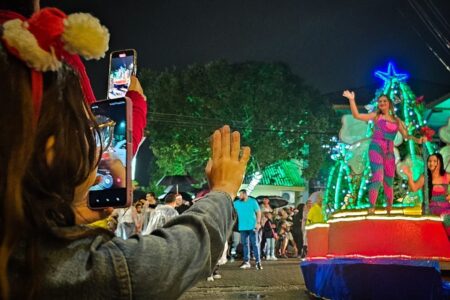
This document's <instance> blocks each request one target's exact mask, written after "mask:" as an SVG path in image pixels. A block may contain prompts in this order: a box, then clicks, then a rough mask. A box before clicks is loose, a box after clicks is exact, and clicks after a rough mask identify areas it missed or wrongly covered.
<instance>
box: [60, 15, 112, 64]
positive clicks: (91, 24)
mask: <svg viewBox="0 0 450 300" xmlns="http://www.w3.org/2000/svg"><path fill="white" fill-rule="evenodd" d="M62 40H63V42H64V48H65V49H66V50H67V51H68V52H70V53H77V54H80V55H81V56H83V57H84V58H86V59H100V58H102V57H104V56H105V52H106V51H107V50H108V43H109V32H108V29H107V28H106V27H105V26H102V25H101V24H100V21H99V20H98V19H97V18H94V17H93V16H92V15H90V14H87V13H76V14H71V15H69V16H68V17H67V19H65V20H64V33H63V35H62Z"/></svg>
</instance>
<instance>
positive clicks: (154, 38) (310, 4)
mask: <svg viewBox="0 0 450 300" xmlns="http://www.w3.org/2000/svg"><path fill="white" fill-rule="evenodd" d="M410 1H411V3H418V4H419V5H421V6H422V7H423V8H429V9H430V8H431V7H430V6H427V4H429V3H433V4H434V5H435V7H434V8H435V9H437V10H438V11H439V12H440V13H441V15H442V16H443V17H444V18H445V20H450V1H448V0H410ZM431 1H432V2H431ZM42 5H43V6H56V7H59V8H62V9H63V10H65V11H66V12H77V11H82V12H90V13H92V14H94V15H95V16H97V17H98V18H99V19H100V20H101V21H102V23H103V24H104V25H106V26H107V27H108V28H109V30H110V32H111V43H110V49H111V50H118V49H125V48H135V49H136V50H137V52H138V69H139V68H143V67H146V68H152V69H156V70H163V69H165V68H171V67H173V66H176V67H184V66H186V65H189V64H193V63H206V62H208V61H211V60H216V59H226V60H227V61H229V62H244V61H266V62H284V63H286V64H288V65H289V66H290V67H291V69H292V70H293V71H294V73H295V74H297V75H299V76H300V77H302V78H303V79H305V80H306V82H307V83H309V84H311V85H313V86H315V87H317V88H318V89H319V90H320V91H321V93H323V94H327V93H330V92H334V91H339V90H342V89H346V88H357V87H364V86H368V85H371V84H373V83H374V82H375V81H376V80H375V79H374V77H373V72H374V71H375V70H377V69H380V68H381V69H384V68H385V67H386V66H387V63H388V61H393V62H394V63H395V64H396V67H397V69H398V70H399V71H405V72H407V73H409V74H410V75H411V77H413V78H416V79H421V80H425V81H429V82H434V83H440V84H441V85H444V86H445V85H447V86H448V91H449V92H450V72H449V71H447V70H446V69H445V67H444V66H443V65H442V64H441V63H440V62H439V61H438V59H437V58H436V57H435V56H434V55H433V54H432V53H431V51H430V50H429V49H428V48H427V46H426V42H427V43H429V44H430V45H431V46H432V47H433V48H434V49H435V51H436V52H438V54H439V55H440V56H441V57H442V59H444V60H445V61H446V63H447V64H449V65H450V49H448V48H447V49H445V47H444V45H443V44H440V43H439V41H438V40H437V39H435V38H434V36H433V35H432V33H431V32H430V31H427V28H426V27H425V25H424V23H422V22H421V20H420V19H419V16H418V15H417V14H416V13H415V12H414V10H413V9H412V8H411V6H410V2H408V0H397V1H396V0H393V1H389V0H379V1H363V0H339V1H336V0H314V1H311V0H308V1H306V0H297V1H295V0H285V1H283V0H279V1H275V0H271V1H269V0H221V1H214V0H139V1H133V0H129V1H117V0H110V1H100V0H77V1H67V0H66V1H61V0H58V1H56V0H53V1H42ZM428 12H429V16H430V19H431V20H433V21H434V24H435V25H437V26H441V27H439V29H441V32H442V33H444V35H445V36H446V38H447V39H450V27H449V28H448V31H445V25H443V24H444V23H445V22H439V19H438V18H437V17H436V15H432V14H431V13H430V12H431V10H429V11H428ZM447 22H449V23H450V21H447ZM447 25H448V24H447ZM413 27H414V28H416V30H417V31H418V32H419V33H420V34H421V35H422V38H420V37H419V36H418V34H417V33H416V32H415V31H414V29H413ZM87 67H88V73H89V75H90V77H91V81H92V84H93V87H94V91H95V93H96V95H97V97H98V98H104V97H105V95H106V82H107V72H108V70H107V69H108V62H107V59H103V60H101V61H99V62H89V63H88V64H87Z"/></svg>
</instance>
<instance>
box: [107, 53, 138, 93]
mask: <svg viewBox="0 0 450 300" xmlns="http://www.w3.org/2000/svg"><path fill="white" fill-rule="evenodd" d="M136 55H137V54H136V50H134V49H127V50H119V51H113V52H111V54H110V55H109V75H108V95H107V98H108V99H117V98H122V97H125V94H126V93H127V91H128V88H129V87H130V81H131V75H136Z"/></svg>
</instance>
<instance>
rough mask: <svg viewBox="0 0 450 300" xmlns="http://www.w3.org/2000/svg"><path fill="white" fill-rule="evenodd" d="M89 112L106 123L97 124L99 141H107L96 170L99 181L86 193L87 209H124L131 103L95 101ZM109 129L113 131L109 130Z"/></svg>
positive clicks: (127, 196) (129, 190)
mask: <svg viewBox="0 0 450 300" xmlns="http://www.w3.org/2000/svg"><path fill="white" fill-rule="evenodd" d="M91 109H92V113H93V114H94V115H95V116H96V117H97V118H98V119H101V120H103V121H104V124H108V126H109V127H108V128H104V127H101V126H102V125H99V124H97V125H99V132H100V136H99V140H100V141H110V143H109V146H108V147H107V148H105V149H103V153H102V154H101V159H100V162H99V165H98V169H97V176H98V177H99V181H98V182H97V184H95V185H94V186H92V187H91V188H90V190H89V201H88V203H89V207H90V208H92V209H102V208H105V207H126V206H129V205H130V204H131V202H132V185H131V156H132V155H131V153H132V150H133V147H132V142H131V140H132V138H131V128H132V124H131V123H132V119H131V110H132V109H131V102H130V100H129V99H127V98H119V99H111V100H105V101H99V102H95V103H93V104H92V105H91ZM111 126H113V128H111Z"/></svg>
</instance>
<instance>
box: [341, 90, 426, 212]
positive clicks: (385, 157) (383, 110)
mask: <svg viewBox="0 0 450 300" xmlns="http://www.w3.org/2000/svg"><path fill="white" fill-rule="evenodd" d="M342 96H344V97H345V98H347V99H348V100H349V102H350V109H351V111H352V115H353V117H354V118H355V119H357V120H361V121H365V122H368V121H373V122H374V126H373V135H372V141H371V143H370V145H369V160H370V169H371V172H372V179H371V181H370V184H369V202H370V208H369V214H373V213H374V211H375V202H376V201H377V198H378V191H379V189H380V187H381V185H382V184H383V190H384V195H385V198H386V209H387V212H388V214H390V212H391V209H392V203H393V200H394V190H393V186H394V175H395V156H394V139H395V136H396V135H397V132H398V131H400V133H401V134H402V136H403V137H404V138H405V139H412V140H414V141H415V142H416V143H419V144H421V143H422V141H423V138H420V139H418V138H416V137H414V136H410V135H408V131H407V130H406V128H405V125H404V124H403V122H402V121H401V120H400V119H399V118H398V117H397V116H395V114H394V104H393V103H392V100H391V99H389V98H388V96H386V95H381V96H380V97H378V110H377V111H376V112H371V113H368V114H360V113H359V112H358V108H357V106H356V102H355V93H354V92H353V91H349V90H345V91H344V93H343V94H342Z"/></svg>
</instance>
